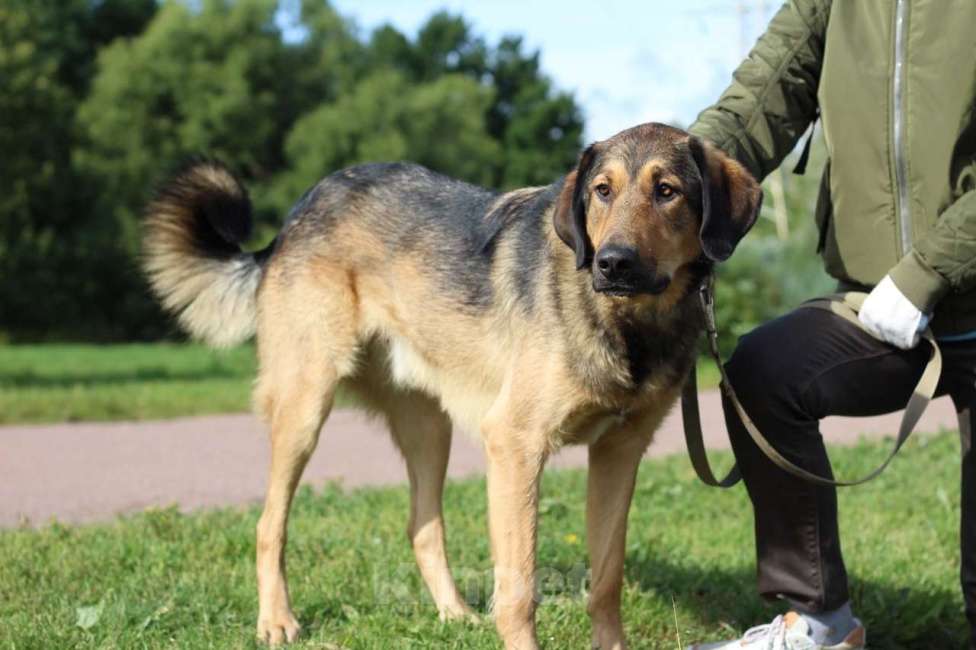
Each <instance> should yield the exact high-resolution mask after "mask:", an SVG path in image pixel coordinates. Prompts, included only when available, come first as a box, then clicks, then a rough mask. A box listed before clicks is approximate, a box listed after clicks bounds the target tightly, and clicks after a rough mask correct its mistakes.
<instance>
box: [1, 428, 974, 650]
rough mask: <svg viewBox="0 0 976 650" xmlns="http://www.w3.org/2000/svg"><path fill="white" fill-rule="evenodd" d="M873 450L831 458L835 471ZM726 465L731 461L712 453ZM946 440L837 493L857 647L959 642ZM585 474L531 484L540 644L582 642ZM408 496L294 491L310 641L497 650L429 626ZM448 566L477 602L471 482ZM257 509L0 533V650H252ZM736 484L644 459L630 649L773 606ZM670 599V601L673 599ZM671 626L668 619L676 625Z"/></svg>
mask: <svg viewBox="0 0 976 650" xmlns="http://www.w3.org/2000/svg"><path fill="white" fill-rule="evenodd" d="M886 449H887V445H878V444H866V445H862V446H860V447H857V448H853V449H837V450H835V451H834V457H835V460H836V465H837V469H838V472H839V473H841V474H842V475H847V476H850V475H854V474H860V473H862V472H863V471H864V470H866V469H867V468H868V467H870V466H873V465H874V464H876V463H877V462H878V461H879V460H880V459H881V458H882V456H883V455H884V453H885V450H886ZM717 460H718V461H719V462H724V463H727V462H728V460H729V458H728V456H727V455H726V456H724V457H720V458H717ZM957 469H958V441H957V438H956V436H955V435H952V434H943V435H940V436H938V437H935V438H927V439H926V438H921V437H920V438H917V439H916V440H915V441H914V442H912V443H910V444H909V445H908V447H907V448H906V449H905V451H904V452H903V453H902V454H901V455H900V456H899V458H898V459H897V460H896V461H895V463H894V464H893V466H892V468H891V469H890V470H889V471H888V472H887V473H886V474H885V475H884V476H883V477H882V478H881V479H880V480H878V481H876V482H874V483H871V484H869V485H867V486H864V487H860V488H856V489H853V490H846V491H842V493H841V508H842V515H843V518H842V528H843V530H844V533H845V537H844V545H845V546H844V548H845V551H846V555H847V558H848V561H849V563H850V567H851V572H852V576H851V578H852V590H853V598H854V604H855V609H856V611H857V612H858V614H859V615H860V616H862V617H863V618H864V619H865V620H866V621H867V622H868V623H869V639H870V647H871V648H872V649H874V650H879V649H886V648H928V649H932V650H935V649H943V648H946V649H947V648H961V647H963V646H964V638H965V637H964V635H965V623H964V617H963V613H962V607H961V598H960V596H959V595H958V591H957V577H956V573H957V570H958V556H957V546H956V544H957V542H956V540H957V519H958V507H959V492H958V483H957ZM584 483H585V480H584V474H583V473H582V472H579V471H561V472H554V473H551V474H550V475H548V476H547V478H546V481H545V484H544V501H543V508H542V509H543V511H544V514H543V518H542V527H541V532H540V549H539V557H540V564H541V566H542V567H544V568H545V569H544V576H545V580H544V584H543V592H544V593H545V598H544V600H543V603H542V605H541V606H540V608H539V613H538V619H539V627H540V633H541V638H542V639H543V640H544V644H545V647H548V648H553V649H562V648H586V647H588V645H587V643H588V634H589V628H588V623H587V618H586V615H585V602H584V599H583V596H582V590H583V588H584V582H585V580H584V576H585V570H584V567H585V563H586V554H585V550H584V549H585V539H584V524H583V490H584ZM406 510H407V492H406V490H405V489H404V488H389V489H364V490H359V491H355V492H351V493H345V492H342V491H341V490H339V489H338V488H336V487H327V488H325V489H324V490H321V491H314V492H313V491H312V490H309V489H304V490H303V491H301V492H300V494H299V496H298V498H297V502H296V505H295V510H294V517H293V520H292V525H291V530H290V538H291V546H290V555H289V574H290V575H291V578H292V583H291V584H292V593H293V596H294V599H295V602H296V605H297V614H298V617H299V619H300V620H301V622H302V623H303V625H304V627H305V630H306V636H305V640H304V641H303V642H302V643H301V644H300V646H299V647H304V648H318V649H325V648H339V647H344V648H350V649H353V648H357V649H358V648H371V649H373V648H375V649H377V650H379V649H384V650H385V649H391V648H393V649H398V648H458V649H462V648H463V649H468V648H474V649H478V648H496V647H498V645H497V641H496V639H495V636H494V632H493V630H492V628H491V626H490V625H487V624H485V625H474V626H472V625H465V624H442V623H439V622H438V621H437V618H436V614H435V612H434V611H433V609H432V606H431V604H430V603H429V600H428V598H427V596H426V593H425V592H424V591H423V588H422V586H421V583H420V579H419V577H418V574H417V571H416V569H415V568H414V566H413V560H412V555H411V553H410V550H409V548H408V545H407V543H406V541H405V539H404V534H403V529H404V524H405V519H406ZM446 512H447V514H446V517H447V525H448V538H449V547H450V553H451V558H452V563H453V567H454V573H455V575H456V576H458V577H460V578H461V579H462V580H461V583H462V589H463V590H464V591H465V593H467V594H468V597H469V599H470V600H471V602H472V603H473V604H474V606H475V607H476V609H477V610H479V611H480V612H485V611H486V606H487V605H486V603H487V598H488V594H489V590H490V573H489V568H490V563H489V550H488V541H487V537H486V534H485V530H486V523H485V494H484V483H483V481H480V480H471V481H465V482H456V483H451V484H450V485H449V486H448V488H447V493H446ZM257 517H258V511H257V510H256V509H254V508H249V509H245V510H235V509H226V510H218V511H210V512H205V513H200V514H193V515H182V514H179V513H178V512H176V511H175V510H172V509H170V510H156V511H151V512H146V513H143V514H139V515H136V516H132V517H128V518H125V519H121V520H118V521H116V522H114V523H110V524H105V525H95V526H83V527H68V526H62V525H56V524H54V525H49V526H47V527H46V528H44V529H42V530H40V531H32V530H11V531H6V532H0V558H2V561H0V648H3V649H7V648H24V649H26V648H38V649H49V648H58V649H64V648H180V649H191V650H192V649H196V648H201V649H202V648H251V647H254V646H255V644H254V642H253V641H252V640H251V637H252V634H253V624H254V618H255V613H256V603H255V597H254V589H255V587H254V576H253V568H252V558H253V556H254V539H253V531H254V526H255V523H256V521H257ZM751 530H752V519H751V515H750V510H749V508H748V503H747V500H746V497H745V495H744V492H743V490H742V489H741V488H738V489H736V490H734V491H732V492H729V493H724V492H720V491H714V490H710V489H707V488H705V487H703V486H701V485H699V484H698V483H697V482H696V480H695V479H694V478H693V476H692V472H691V470H690V468H689V465H688V462H687V460H685V459H684V458H681V457H676V458H671V459H667V460H663V461H651V462H647V463H646V464H645V465H644V467H643V469H642V470H641V474H640V479H639V485H638V488H637V495H636V499H635V503H634V508H633V511H632V515H631V532H630V537H629V543H628V550H627V578H626V588H625V594H624V613H625V618H626V625H627V628H628V631H629V634H630V638H631V641H632V647H633V648H669V649H670V648H677V647H679V643H678V634H679V633H680V640H681V643H682V644H683V645H685V646H687V644H688V643H689V642H690V641H692V640H694V639H698V638H701V637H703V636H712V635H716V634H719V635H721V634H728V633H730V632H735V631H741V630H743V629H744V628H746V627H749V626H751V625H752V624H754V623H757V622H760V621H762V620H764V619H767V618H769V617H771V616H772V615H774V614H775V612H776V611H777V610H776V609H774V608H770V607H767V606H764V605H761V604H760V603H759V602H758V601H757V599H756V598H755V596H754V595H753V593H754V592H753V588H754V564H753V546H752V534H751ZM672 603H673V605H672ZM675 616H677V621H678V623H677V626H676V625H675Z"/></svg>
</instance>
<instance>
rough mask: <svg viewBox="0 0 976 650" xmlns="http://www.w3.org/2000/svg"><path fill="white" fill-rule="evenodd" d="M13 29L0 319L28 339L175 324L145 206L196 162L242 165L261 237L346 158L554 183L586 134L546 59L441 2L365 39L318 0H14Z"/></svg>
mask: <svg viewBox="0 0 976 650" xmlns="http://www.w3.org/2000/svg"><path fill="white" fill-rule="evenodd" d="M282 8H284V10H285V12H286V13H289V12H290V14H289V15H290V16H291V22H290V24H288V25H287V26H286V30H285V31H286V32H287V33H283V30H282V28H281V26H280V24H281V23H280V20H279V18H280V15H281V14H280V13H279V12H280V11H281V10H282ZM0 38H2V41H0V77H2V78H3V79H4V82H5V93H3V94H2V95H0V147H2V150H3V151H4V152H5V155H4V156H3V157H0V177H2V179H3V180H2V181H0V182H3V183H4V184H5V187H4V191H3V192H2V195H0V273H2V275H0V330H5V331H6V332H8V333H10V334H12V335H13V336H14V337H17V338H24V337H38V336H44V337H51V336H56V337H64V336H69V337H72V338H93V337H97V338H106V337H108V338H131V337H153V336H158V335H159V334H160V333H162V332H166V331H170V330H169V329H168V327H169V326H168V325H166V323H167V322H168V321H167V320H166V319H164V318H163V317H162V316H161V314H160V313H159V311H158V308H157V307H156V306H155V305H154V303H153V302H152V301H151V299H150V298H149V296H148V292H147V290H146V286H145V282H144V280H143V278H142V276H141V273H140V271H139V268H138V267H139V265H138V254H139V216H140V213H141V210H142V209H143V206H144V205H145V204H146V202H147V201H148V199H149V198H150V196H151V193H152V188H153V187H154V186H155V185H156V184H157V183H158V182H159V181H161V180H162V179H163V178H165V177H166V176H167V175H168V174H169V173H170V172H171V171H172V170H173V169H174V168H175V167H177V166H178V165H179V164H180V163H181V162H182V161H183V160H184V159H186V158H188V157H190V156H192V155H196V154H206V155H211V156H216V157H219V158H222V159H224V160H225V161H227V162H228V163H230V164H231V165H232V166H233V167H234V168H235V169H236V170H237V171H238V172H239V173H240V174H241V175H242V176H243V178H244V180H245V182H246V183H247V184H248V185H250V186H251V188H252V195H253V196H254V198H255V207H256V214H257V218H258V225H259V227H258V228H257V229H256V232H257V233H258V235H257V236H258V237H261V238H264V239H266V238H268V237H269V236H270V231H271V230H276V229H277V228H278V227H279V226H280V223H281V219H282V216H283V215H284V214H285V213H286V212H287V210H288V209H289V207H290V206H291V204H292V203H293V202H294V201H295V200H296V198H297V197H298V196H299V195H300V194H301V193H302V192H303V191H304V190H305V189H306V188H307V187H308V186H309V185H311V184H312V183H314V182H315V181H316V180H318V179H319V178H321V177H322V176H324V175H326V174H328V173H330V172H332V171H335V170H336V169H339V168H342V167H345V166H348V165H350V164H354V163H357V162H365V161H373V160H395V159H409V160H414V161H416V162H419V163H421V164H424V165H427V166H429V167H431V168H433V169H436V170H438V171H441V172H444V173H446V174H449V175H452V176H457V177H460V178H463V179H466V180H469V181H471V182H475V183H480V184H483V185H488V186H494V187H514V186H519V185H526V184H538V183H548V182H551V181H552V180H554V179H555V178H557V177H558V176H559V175H561V174H563V173H565V172H566V171H568V170H569V169H570V168H571V167H572V165H573V164H574V161H575V157H576V154H577V151H578V149H579V146H580V142H579V138H580V132H581V130H582V122H581V119H580V116H579V110H578V109H577V107H576V105H575V103H574V101H573V99H572V97H571V96H569V95H566V94H562V93H558V92H556V91H555V90H554V89H553V88H552V85H551V82H550V81H549V80H548V79H547V78H546V77H545V75H543V74H542V72H541V70H540V68H539V64H538V55H537V54H527V53H525V52H523V50H522V45H521V42H520V41H519V40H518V39H505V40H503V41H502V42H501V43H499V44H498V46H497V47H496V46H491V45H489V44H487V43H486V42H485V41H484V39H482V38H480V37H478V36H476V35H475V34H474V32H473V31H472V29H471V28H470V26H469V25H468V24H467V23H466V22H465V21H464V20H463V19H462V18H460V17H458V16H452V15H450V14H446V13H440V14H435V15H434V16H432V17H431V18H430V19H429V20H428V22H427V23H426V24H425V25H424V26H423V27H422V28H421V29H420V30H419V32H418V33H417V35H416V36H415V37H413V38H408V37H407V36H405V35H403V34H401V33H400V32H398V31H397V30H396V29H394V28H392V27H389V26H387V27H384V28H381V29H379V30H376V31H375V32H374V33H372V34H371V35H369V37H368V38H365V39H363V38H360V37H359V35H358V34H357V32H356V31H355V29H354V28H353V26H351V25H350V24H349V23H348V22H347V21H346V20H344V19H343V18H342V17H341V16H339V15H338V14H337V13H336V12H335V11H334V10H333V9H332V7H331V6H329V4H328V3H327V2H325V1H324V0H289V1H287V2H286V1H285V0H281V1H280V2H279V0H194V1H193V2H188V1H185V0H162V1H161V2H159V3H158V5H157V2H156V1H155V0H61V1H55V0H4V1H3V3H0ZM6 152H9V155H8V153H6ZM38 295H43V296H44V297H45V300H44V301H38V300H36V296H38ZM0 333H2V332H0Z"/></svg>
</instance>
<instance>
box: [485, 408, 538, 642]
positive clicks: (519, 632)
mask: <svg viewBox="0 0 976 650" xmlns="http://www.w3.org/2000/svg"><path fill="white" fill-rule="evenodd" d="M484 434H485V451H486V456H487V459H488V519H489V526H490V529H491V549H492V558H493V560H494V564H495V593H494V597H493V605H492V608H493V613H494V617H495V625H496V627H497V628H498V633H499V635H501V637H502V640H503V641H504V643H505V648H506V650H535V649H536V648H538V647H539V644H538V641H537V640H536V635H535V605H536V599H535V545H536V521H537V519H538V506H539V479H540V476H541V473H542V467H543V465H544V464H545V459H546V453H545V442H544V441H545V437H544V435H538V436H533V435H530V434H528V433H527V432H523V431H519V430H517V429H515V428H513V427H510V426H508V425H504V424H502V425H492V426H486V427H485V429H484Z"/></svg>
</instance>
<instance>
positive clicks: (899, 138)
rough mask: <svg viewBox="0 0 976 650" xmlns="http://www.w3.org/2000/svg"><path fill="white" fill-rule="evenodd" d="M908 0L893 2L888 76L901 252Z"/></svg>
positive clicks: (908, 234)
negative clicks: (892, 61)
mask: <svg viewBox="0 0 976 650" xmlns="http://www.w3.org/2000/svg"><path fill="white" fill-rule="evenodd" d="M907 4H908V2H907V0H896V2H895V71H894V75H893V76H892V79H891V101H892V104H893V105H894V106H893V108H894V110H893V119H892V144H893V146H894V149H895V156H894V158H895V188H896V189H897V197H896V201H897V204H898V210H897V217H898V227H899V235H900V239H901V256H905V255H907V254H908V252H909V251H910V250H911V248H912V213H911V204H910V203H909V198H908V165H907V163H906V161H905V108H904V95H905V80H904V77H905V13H906V11H907V7H906V5H907Z"/></svg>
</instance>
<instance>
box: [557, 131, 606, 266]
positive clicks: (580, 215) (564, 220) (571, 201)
mask: <svg viewBox="0 0 976 650" xmlns="http://www.w3.org/2000/svg"><path fill="white" fill-rule="evenodd" d="M595 147H596V145H592V144H591V145H590V146H589V147H587V148H586V150H585V151H583V154H582V155H581V156H580V159H579V164H578V165H577V166H576V169H575V170H573V171H571V172H569V173H568V174H567V175H566V180H565V181H563V190H562V192H560V193H559V199H557V200H556V209H555V211H554V212H553V216H552V222H553V226H554V227H555V228H556V234H557V235H559V238H560V239H561V240H563V242H564V243H565V244H566V245H567V246H569V247H570V248H572V249H573V252H574V253H576V268H577V270H578V269H582V268H583V267H585V266H586V265H587V264H589V261H590V259H591V258H592V257H593V245H592V244H591V243H590V238H589V237H587V235H586V205H585V204H584V201H583V194H584V192H585V189H586V187H585V186H586V176H587V174H589V171H590V167H592V166H593V160H594V159H595V158H596V150H595Z"/></svg>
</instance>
